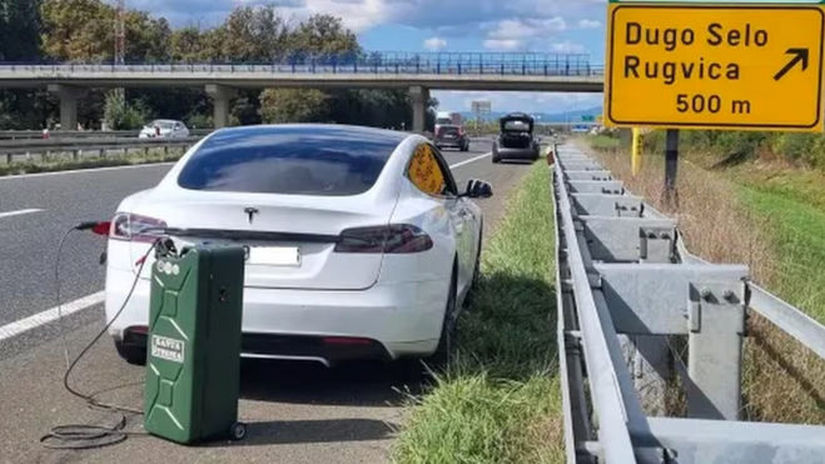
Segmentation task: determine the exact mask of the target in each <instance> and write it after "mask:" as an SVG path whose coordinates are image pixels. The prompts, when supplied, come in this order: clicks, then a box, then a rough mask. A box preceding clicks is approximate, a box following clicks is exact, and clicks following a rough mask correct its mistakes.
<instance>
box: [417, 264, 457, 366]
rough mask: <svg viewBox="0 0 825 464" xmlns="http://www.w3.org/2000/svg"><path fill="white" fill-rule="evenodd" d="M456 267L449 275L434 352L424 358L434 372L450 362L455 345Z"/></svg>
mask: <svg viewBox="0 0 825 464" xmlns="http://www.w3.org/2000/svg"><path fill="white" fill-rule="evenodd" d="M456 280H457V279H456V269H455V268H454V269H453V275H452V277H450V289H449V293H448V294H447V307H446V308H445V309H444V321H443V322H442V323H441V335H440V336H439V338H438V346H437V347H436V349H435V352H434V353H433V354H431V355H430V356H429V357H428V358H427V359H426V360H425V362H426V364H427V365H428V366H429V367H430V369H432V370H433V371H434V372H443V371H445V370H446V369H447V368H448V367H449V364H450V359H451V358H452V356H453V352H454V350H455V346H456V334H457V332H458V321H457V320H456V314H457V312H456V288H457V284H456Z"/></svg>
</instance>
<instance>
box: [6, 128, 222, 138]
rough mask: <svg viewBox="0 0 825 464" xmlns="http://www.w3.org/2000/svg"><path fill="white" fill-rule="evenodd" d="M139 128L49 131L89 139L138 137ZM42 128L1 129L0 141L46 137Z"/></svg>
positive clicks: (53, 135)
mask: <svg viewBox="0 0 825 464" xmlns="http://www.w3.org/2000/svg"><path fill="white" fill-rule="evenodd" d="M213 130H214V129H190V130H189V135H190V136H205V135H208V134H210V133H211V132H212V131H213ZM139 134H140V131H139V130H116V131H91V130H89V131H62V130H56V131H49V133H48V135H49V136H48V138H49V139H87V138H112V137H137V136H138V135H139ZM45 138H46V137H44V134H43V131H42V130H5V131H0V141H2V140H30V139H45Z"/></svg>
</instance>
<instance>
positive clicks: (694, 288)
mask: <svg viewBox="0 0 825 464" xmlns="http://www.w3.org/2000/svg"><path fill="white" fill-rule="evenodd" d="M744 293H745V284H744V283H743V282H737V283H735V284H732V283H720V282H694V283H692V284H691V285H690V288H689V289H688V302H687V303H688V305H687V308H688V325H689V330H690V333H689V334H688V373H689V379H684V380H685V383H686V386H685V387H686V388H685V390H686V392H687V399H688V415H689V416H690V417H696V418H703V419H725V420H737V419H738V418H739V405H740V395H741V387H740V384H741V378H742V337H743V336H744V333H745V304H744Z"/></svg>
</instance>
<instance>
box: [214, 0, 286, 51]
mask: <svg viewBox="0 0 825 464" xmlns="http://www.w3.org/2000/svg"><path fill="white" fill-rule="evenodd" d="M213 34H214V36H217V37H220V38H221V39H222V40H220V41H212V42H211V43H210V44H209V45H210V48H211V51H212V56H213V58H216V59H219V60H222V61H241V62H243V61H246V62H250V61H259V62H260V61H263V62H266V61H271V60H273V59H275V58H277V57H279V56H281V55H283V54H284V52H285V51H286V49H287V46H288V43H287V38H288V34H289V27H288V25H287V22H286V20H284V19H283V18H282V17H281V16H279V15H278V12H277V10H276V9H275V7H274V6H257V7H252V6H244V7H238V8H235V9H234V10H233V11H232V13H230V14H229V16H228V17H227V18H226V21H224V23H223V25H221V26H220V27H219V28H217V30H215V31H214V32H213ZM213 38H214V37H213Z"/></svg>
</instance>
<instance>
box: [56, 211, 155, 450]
mask: <svg viewBox="0 0 825 464" xmlns="http://www.w3.org/2000/svg"><path fill="white" fill-rule="evenodd" d="M92 226H93V224H91V223H83V224H80V225H78V226H77V227H73V228H72V229H70V230H68V231H67V232H66V234H65V235H64V237H63V240H61V243H60V246H59V248H58V257H57V260H56V265H55V278H56V280H57V282H58V286H57V288H58V292H57V298H58V308H60V293H59V289H60V285H59V281H60V279H59V273H60V270H59V263H60V252H61V251H62V248H63V243H64V242H65V240H66V238H67V237H68V236H69V234H70V233H71V232H72V231H74V230H88V229H91V228H92ZM160 241H161V239H157V240H155V242H154V243H152V246H150V247H149V249H148V250H147V251H146V253H145V254H144V255H143V257H142V258H141V259H140V261H138V262H139V263H140V265H139V266H138V269H137V273H136V275H135V279H134V280H133V281H132V286H131V288H130V289H129V293H127V295H126V299H125V300H124V301H123V304H122V305H121V306H120V309H118V310H117V312H116V313H115V315H114V316H113V317H112V319H111V320H109V322H107V323H106V325H105V326H104V327H103V329H101V330H100V332H98V333H97V335H95V337H94V338H93V339H92V341H91V342H89V344H87V345H86V347H85V348H83V349H82V350H81V351H80V353H79V354H78V355H77V356H76V357H75V358H74V361H72V362H71V364H69V366H68V368H67V369H66V373H65V374H64V375H63V387H64V388H65V389H66V391H68V392H69V393H71V394H72V395H74V396H76V397H78V398H80V399H82V400H84V401H85V402H86V404H87V405H88V406H89V407H90V408H92V409H97V410H102V411H112V412H117V413H118V414H120V420H119V421H118V423H117V424H115V425H114V426H111V427H106V426H101V425H88V424H66V425H58V426H55V427H52V428H51V430H49V433H47V434H46V435H44V436H42V437H41V438H40V443H41V444H42V445H43V446H44V447H46V448H51V449H89V448H100V447H103V446H109V445H113V444H115V443H120V442H122V441H124V440H126V438H128V436H129V435H146V434H145V433H134V432H126V431H124V428H125V427H126V414H133V415H140V414H143V411H141V410H137V409H134V408H129V407H125V406H118V405H114V404H108V403H103V402H101V401H98V400H97V399H95V398H94V396H93V395H88V394H85V393H82V392H79V391H77V390H75V389H74V388H72V386H71V385H70V384H69V376H70V375H71V373H72V371H73V370H74V368H75V366H77V364H78V362H80V360H81V359H82V358H83V356H85V355H86V353H87V352H88V351H89V350H90V349H91V348H92V347H93V346H94V345H95V343H97V342H98V340H100V338H101V337H102V336H103V335H104V334H106V332H108V330H109V328H110V327H111V326H112V324H113V323H114V322H115V320H117V318H118V317H120V314H121V313H123V311H124V310H125V309H126V305H128V304H129V300H131V299H132V295H133V294H134V292H135V288H137V284H138V282H139V281H140V274H141V273H142V272H143V266H144V265H145V264H146V260H147V259H148V258H149V254H150V253H151V252H152V251H153V250H154V249H155V247H156V246H157V245H158V243H160ZM67 359H68V351H67Z"/></svg>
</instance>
